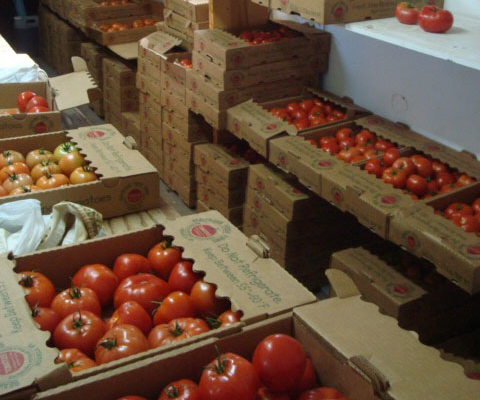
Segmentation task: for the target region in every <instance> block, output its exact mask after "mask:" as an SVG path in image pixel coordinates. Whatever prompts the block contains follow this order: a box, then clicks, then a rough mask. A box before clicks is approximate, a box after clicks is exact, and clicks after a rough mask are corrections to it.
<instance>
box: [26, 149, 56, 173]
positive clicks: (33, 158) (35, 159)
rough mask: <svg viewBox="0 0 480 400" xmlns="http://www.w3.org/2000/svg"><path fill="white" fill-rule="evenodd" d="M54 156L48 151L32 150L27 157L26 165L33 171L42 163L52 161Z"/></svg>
mask: <svg viewBox="0 0 480 400" xmlns="http://www.w3.org/2000/svg"><path fill="white" fill-rule="evenodd" d="M52 160H53V154H52V152H51V151H48V150H43V149H39V150H32V151H30V152H28V154H27V157H26V164H27V165H28V168H30V169H32V168H33V167H34V166H35V165H37V164H40V163H41V162H42V161H52Z"/></svg>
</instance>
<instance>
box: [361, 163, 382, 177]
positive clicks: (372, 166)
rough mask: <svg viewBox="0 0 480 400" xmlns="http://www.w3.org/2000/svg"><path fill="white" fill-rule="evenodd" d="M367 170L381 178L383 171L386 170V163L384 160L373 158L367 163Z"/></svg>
mask: <svg viewBox="0 0 480 400" xmlns="http://www.w3.org/2000/svg"><path fill="white" fill-rule="evenodd" d="M365 171H367V172H368V173H369V174H372V175H375V176H376V177H377V178H381V177H382V174H383V171H385V164H384V162H383V160H380V159H378V158H371V159H370V160H368V161H367V163H366V164H365Z"/></svg>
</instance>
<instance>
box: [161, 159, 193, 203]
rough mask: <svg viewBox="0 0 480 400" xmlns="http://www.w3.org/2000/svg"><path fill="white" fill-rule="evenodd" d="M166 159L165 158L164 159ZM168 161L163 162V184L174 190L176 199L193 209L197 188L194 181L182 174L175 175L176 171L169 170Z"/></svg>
mask: <svg viewBox="0 0 480 400" xmlns="http://www.w3.org/2000/svg"><path fill="white" fill-rule="evenodd" d="M166 159H167V158H166ZM167 163H169V161H167V160H166V162H165V169H164V175H165V183H166V184H167V185H168V186H169V187H170V188H171V189H172V190H174V191H175V192H176V193H177V194H178V197H180V199H181V200H182V201H183V202H184V203H185V204H186V205H187V206H188V207H190V208H194V207H195V206H196V204H197V188H196V186H195V181H194V180H192V179H191V177H190V178H188V177H187V179H185V176H184V174H183V173H182V172H180V173H177V172H176V171H172V170H171V169H170V170H169V168H168V164H167Z"/></svg>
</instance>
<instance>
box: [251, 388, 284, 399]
mask: <svg viewBox="0 0 480 400" xmlns="http://www.w3.org/2000/svg"><path fill="white" fill-rule="evenodd" d="M255 400H290V396H289V395H288V394H287V393H273V392H272V391H270V390H268V389H267V388H266V387H261V388H260V389H258V393H257V397H256V398H255Z"/></svg>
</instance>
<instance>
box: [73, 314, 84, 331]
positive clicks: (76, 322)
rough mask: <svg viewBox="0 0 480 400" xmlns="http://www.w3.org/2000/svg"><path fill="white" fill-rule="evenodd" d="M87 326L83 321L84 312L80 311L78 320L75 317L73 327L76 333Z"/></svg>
mask: <svg viewBox="0 0 480 400" xmlns="http://www.w3.org/2000/svg"><path fill="white" fill-rule="evenodd" d="M84 325H85V323H84V322H83V321H82V312H81V311H78V318H75V317H73V321H72V327H73V329H75V330H76V331H79V332H80V329H82V327H83V326H84Z"/></svg>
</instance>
